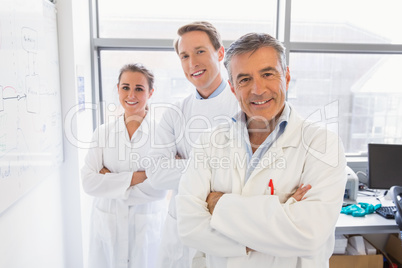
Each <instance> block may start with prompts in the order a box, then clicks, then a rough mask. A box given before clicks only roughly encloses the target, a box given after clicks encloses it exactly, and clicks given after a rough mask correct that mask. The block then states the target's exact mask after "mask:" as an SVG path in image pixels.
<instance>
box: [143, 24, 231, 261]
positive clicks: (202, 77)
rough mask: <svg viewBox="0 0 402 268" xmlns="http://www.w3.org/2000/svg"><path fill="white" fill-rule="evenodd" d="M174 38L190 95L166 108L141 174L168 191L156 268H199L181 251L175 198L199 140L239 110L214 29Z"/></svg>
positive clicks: (196, 256)
mask: <svg viewBox="0 0 402 268" xmlns="http://www.w3.org/2000/svg"><path fill="white" fill-rule="evenodd" d="M177 33H178V36H179V37H178V38H177V40H176V41H175V44H174V47H175V51H176V53H177V55H178V56H179V58H180V62H181V65H182V68H183V72H184V75H185V76H186V78H187V79H188V81H190V82H191V83H192V84H193V85H194V87H195V90H194V93H193V94H191V95H190V96H188V97H187V98H185V99H184V100H182V101H180V102H179V103H178V104H177V105H174V106H170V107H167V108H168V109H167V111H166V112H165V114H164V115H163V117H162V119H161V122H160V124H159V125H158V127H157V129H156V131H155V145H156V146H158V148H154V149H153V150H152V151H151V152H150V156H151V157H152V158H153V161H152V163H154V165H152V166H150V167H149V168H148V169H147V170H146V174H147V177H148V180H149V181H150V182H151V184H152V186H153V187H155V188H156V189H165V190H172V197H171V200H170V204H169V213H168V216H167V218H166V223H165V229H164V232H163V235H162V245H161V252H160V253H159V254H158V267H161V268H162V267H163V268H169V267H171V268H188V267H204V266H205V258H203V256H202V254H200V253H196V250H193V249H190V248H189V247H187V246H184V245H183V244H182V242H181V241H180V239H179V236H178V232H177V223H176V203H175V196H176V195H177V190H178V186H179V181H180V177H181V175H182V173H183V171H184V170H185V167H186V163H187V161H188V160H187V159H188V157H189V155H190V151H191V150H192V149H193V148H194V147H196V146H197V140H198V137H199V135H200V134H201V133H202V132H204V131H206V130H208V129H211V128H213V127H215V126H217V125H218V124H220V123H225V122H228V121H230V120H231V118H232V117H233V115H235V114H236V113H237V112H238V110H239V106H238V103H237V101H236V98H235V97H234V95H233V94H232V92H231V90H230V87H229V84H228V82H227V81H225V80H224V79H223V76H222V70H221V69H222V61H223V59H224V53H225V50H224V47H223V45H222V41H221V37H220V35H219V33H218V31H217V30H216V28H215V27H214V26H213V25H212V24H210V23H208V22H203V21H201V22H193V23H190V24H187V25H184V26H182V27H181V28H180V29H179V30H178V31H177ZM172 162H174V164H172Z"/></svg>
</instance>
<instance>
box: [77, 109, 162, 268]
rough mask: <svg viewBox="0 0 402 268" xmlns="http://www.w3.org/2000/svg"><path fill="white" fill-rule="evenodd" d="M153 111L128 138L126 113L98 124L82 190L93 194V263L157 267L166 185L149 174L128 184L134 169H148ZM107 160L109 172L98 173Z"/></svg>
mask: <svg viewBox="0 0 402 268" xmlns="http://www.w3.org/2000/svg"><path fill="white" fill-rule="evenodd" d="M149 126H150V121H149V115H147V116H146V117H145V119H144V120H143V122H142V124H141V126H140V127H139V128H138V129H137V131H136V132H135V133H134V135H133V136H132V138H131V140H130V139H129V136H128V132H127V129H126V126H125V123H124V116H121V117H119V118H118V120H116V121H114V122H111V123H108V124H104V125H101V126H99V127H98V128H97V129H96V130H95V132H94V135H93V145H95V146H94V147H93V148H91V149H89V151H88V154H87V157H86V159H85V166H84V167H83V168H82V185H83V188H84V191H85V192H86V193H88V194H89V195H91V196H94V197H95V198H94V202H93V210H92V214H91V226H90V245H89V247H90V249H89V260H88V263H89V268H138V267H141V268H146V267H155V257H156V255H157V251H158V248H159V245H160V236H161V227H162V225H163V222H164V218H165V216H166V213H165V212H166V204H165V203H166V201H165V194H166V192H165V191H163V190H155V189H154V188H153V187H152V186H151V185H150V183H149V181H148V180H145V181H144V182H143V183H140V184H137V185H135V186H133V187H130V182H131V177H132V174H133V172H134V171H141V170H144V168H145V167H144V165H145V163H147V161H143V160H144V159H145V158H146V155H147V153H148V151H149V149H150V138H149ZM103 166H105V167H106V168H108V169H109V170H110V171H111V173H107V174H105V175H103V174H99V171H100V170H101V168H102V167H103Z"/></svg>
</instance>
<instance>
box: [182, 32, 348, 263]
mask: <svg viewBox="0 0 402 268" xmlns="http://www.w3.org/2000/svg"><path fill="white" fill-rule="evenodd" d="M225 66H226V68H227V69H228V72H229V79H230V87H231V90H232V92H233V93H234V94H235V95H236V98H237V100H238V101H239V104H240V106H241V109H242V111H241V112H239V113H238V114H237V116H235V117H233V120H232V122H231V123H229V124H227V125H226V126H224V125H221V126H218V127H217V128H216V129H215V130H214V131H213V132H211V133H205V134H203V135H201V136H200V144H203V146H200V147H199V148H196V149H194V151H193V153H192V155H191V156H190V163H189V165H188V169H187V171H186V173H185V174H184V175H183V176H182V178H181V182H180V186H179V194H178V195H177V197H176V204H177V219H178V230H179V235H180V237H181V238H182V240H183V242H184V243H185V244H186V245H188V246H190V247H194V248H197V249H199V250H200V251H203V252H205V253H206V266H207V267H209V268H212V267H213V268H223V267H230V268H234V267H239V268H241V267H253V268H259V267H261V268H262V267H264V268H265V267H278V268H283V267H303V268H305V267H319V268H321V267H328V266H329V263H328V260H329V257H330V256H331V254H332V252H333V247H334V231H335V224H336V221H337V219H338V215H339V212H340V210H341V205H342V201H343V194H344V189H345V184H346V173H345V166H346V161H345V156H344V151H343V146H342V144H341V141H340V139H339V137H338V136H337V135H336V134H335V133H333V132H331V131H329V130H327V129H326V128H325V127H323V126H320V125H318V124H313V123H311V122H308V121H306V120H304V119H302V118H301V117H300V116H299V115H298V113H297V111H296V110H295V109H294V108H293V107H292V106H291V105H290V104H289V103H287V102H286V101H285V96H286V91H287V90H288V87H289V82H290V72H289V68H288V67H287V66H286V58H285V48H284V47H283V45H282V44H281V43H280V42H279V41H278V40H276V39H275V38H273V37H271V36H269V35H267V34H255V33H252V34H247V35H245V36H243V37H241V38H240V39H238V40H237V41H235V42H234V43H232V45H231V46H230V48H229V49H228V51H227V52H226V58H225ZM301 184H304V185H311V186H312V188H311V189H310V190H309V191H308V192H307V194H306V195H305V196H304V198H303V199H301V200H299V201H297V200H296V199H295V198H293V197H291V196H292V194H293V193H294V192H295V191H296V189H297V188H298V187H299V186H300V185H301Z"/></svg>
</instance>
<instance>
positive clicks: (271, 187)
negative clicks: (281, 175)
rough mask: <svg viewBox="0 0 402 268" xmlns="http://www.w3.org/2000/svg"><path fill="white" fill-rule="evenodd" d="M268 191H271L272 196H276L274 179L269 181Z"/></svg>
mask: <svg viewBox="0 0 402 268" xmlns="http://www.w3.org/2000/svg"><path fill="white" fill-rule="evenodd" d="M268 189H270V190H271V195H274V183H273V182H272V179H270V180H269V183H268Z"/></svg>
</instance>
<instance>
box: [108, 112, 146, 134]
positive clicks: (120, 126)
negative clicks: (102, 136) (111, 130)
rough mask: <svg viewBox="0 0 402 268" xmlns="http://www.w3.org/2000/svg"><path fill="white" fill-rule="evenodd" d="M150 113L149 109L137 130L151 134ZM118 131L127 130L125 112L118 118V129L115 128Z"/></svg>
mask: <svg viewBox="0 0 402 268" xmlns="http://www.w3.org/2000/svg"><path fill="white" fill-rule="evenodd" d="M150 117H151V116H150V115H149V111H148V112H147V114H146V115H145V117H144V120H142V122H141V125H140V127H139V128H138V129H137V130H136V132H137V131H139V132H142V133H144V134H146V135H148V134H149V129H150V127H151V120H150ZM115 131H116V132H123V131H127V128H126V123H125V122H124V114H123V115H121V116H120V117H119V118H118V122H117V129H115Z"/></svg>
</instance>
